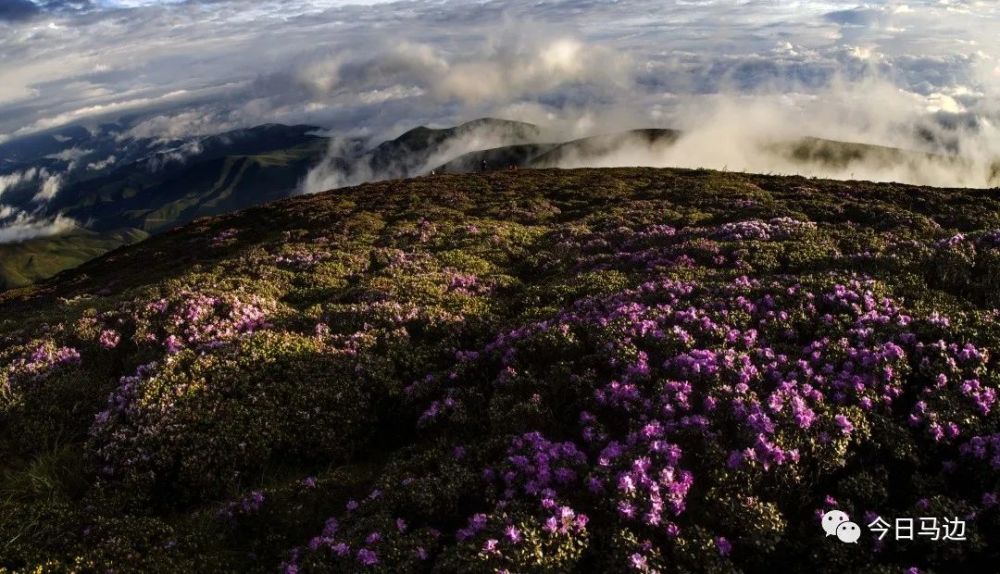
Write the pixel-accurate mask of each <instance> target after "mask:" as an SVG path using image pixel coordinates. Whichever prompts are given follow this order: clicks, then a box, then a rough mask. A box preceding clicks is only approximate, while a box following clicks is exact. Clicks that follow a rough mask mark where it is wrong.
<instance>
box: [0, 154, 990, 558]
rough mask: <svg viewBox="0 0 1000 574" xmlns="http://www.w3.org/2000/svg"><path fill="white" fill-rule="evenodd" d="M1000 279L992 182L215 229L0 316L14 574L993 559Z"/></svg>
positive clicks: (426, 205)
mask: <svg viewBox="0 0 1000 574" xmlns="http://www.w3.org/2000/svg"><path fill="white" fill-rule="evenodd" d="M239 169H240V166H239V165H236V164H234V165H232V166H230V171H229V172H228V173H227V175H226V177H223V178H218V177H217V178H215V180H214V182H215V183H219V185H218V189H220V190H221V189H225V188H226V187H227V185H226V182H227V181H231V178H233V177H235V176H234V175H233V174H235V173H238V171H239ZM248 169H249V168H248ZM220 182H221V183H220ZM998 287H1000V191H997V190H959V189H953V190H949V189H934V188H920V187H913V186H904V185H894V184H874V183H865V182H837V181H824V180H815V179H806V178H800V177H768V176H758V175H744V174H736V173H719V172H711V171H705V170H694V171H691V170H655V169H608V170H520V171H517V172H514V171H499V172H494V173H488V174H477V175H438V176H433V177H423V178H418V179H412V180H407V181H388V182H383V183H377V184H367V185H363V186H359V187H355V188H346V189H341V190H336V191H332V192H327V193H321V194H317V195H313V196H305V197H298V198H292V199H285V200H280V201H277V202H274V203H271V204H268V205H266V206H261V207H254V208H251V209H248V210H245V211H241V212H239V213H235V214H229V215H223V216H219V217H214V218H206V219H199V220H197V221H195V222H193V223H191V224H189V225H187V226H184V227H182V228H179V229H175V230H171V231H168V232H165V233H162V234H160V235H157V236H154V237H151V238H149V239H147V240H145V241H142V242H140V243H138V244H136V245H132V246H130V247H127V248H124V249H119V250H116V251H114V252H112V253H109V254H107V255H104V256H102V257H99V258H97V259H95V260H93V261H90V262H88V263H85V264H83V265H81V266H80V267H78V268H76V269H73V270H70V271H66V272H64V273H62V274H60V275H58V276H56V277H54V278H52V279H50V280H48V281H44V282H42V283H39V284H37V285H34V286H31V287H27V288H23V289H17V290H11V291H7V292H5V293H2V294H0V389H2V392H0V423H2V424H0V569H9V570H13V571H35V570H41V571H107V570H115V571H141V572H180V571H183V572H274V571H278V570H283V571H285V572H495V571H498V570H504V569H505V570H509V571H511V572H594V571H598V572H627V571H631V570H632V569H634V568H635V567H636V565H637V564H638V565H639V566H642V565H645V567H646V568H654V569H657V570H659V571H662V572H670V573H673V572H677V573H680V572H703V571H708V572H737V571H739V572H747V573H761V574H764V573H770V572H776V571H779V572H801V571H809V570H817V571H820V572H902V571H905V570H906V569H908V568H911V567H914V566H915V567H918V568H920V569H921V570H922V571H942V572H943V571H956V570H958V571H977V569H978V568H979V567H981V565H983V564H991V563H995V562H996V561H997V560H998V559H1000V549H998V548H997V546H996V545H995V544H992V543H991V541H993V540H996V539H997V537H998V536H1000V521H998V519H997V514H996V500H995V497H996V492H997V485H998V482H997V481H998V474H997V470H996V468H995V466H996V465H995V458H996V456H997V452H998V451H997V446H996V444H997V439H996V437H997V436H998V435H1000V406H998V405H997V398H998V396H997V392H998V389H1000V379H998V373H1000V364H998V360H1000V359H998V357H997V356H996V353H995V352H993V351H994V350H995V349H997V348H1000V326H998V325H1000V322H997V321H996V317H997V308H998V307H1000V297H998V293H1000V288H998ZM834 508H837V509H841V510H842V511H844V512H846V513H848V514H849V515H850V516H851V517H853V518H855V519H856V520H864V521H865V523H866V524H867V523H868V522H869V521H870V520H872V518H871V517H872V516H873V515H879V516H882V517H883V518H884V519H887V520H892V519H893V518H895V517H901V516H921V515H931V516H941V517H951V518H955V517H959V518H960V519H962V520H965V521H966V523H967V524H966V529H965V538H966V540H965V541H964V542H953V541H952V542H948V543H945V542H944V541H942V543H941V544H933V543H930V542H928V543H927V544H913V545H893V544H887V545H879V544H877V542H876V541H875V539H874V538H875V537H874V535H873V534H872V533H871V532H869V531H868V530H867V529H866V530H865V533H864V538H863V540H861V541H859V543H858V544H857V545H847V544H840V543H838V542H836V541H833V539H832V538H825V537H824V536H823V531H822V529H821V524H820V521H819V516H821V515H822V514H823V513H824V512H825V511H827V510H831V509H834ZM818 544H823V547H822V552H818V551H817V545H818Z"/></svg>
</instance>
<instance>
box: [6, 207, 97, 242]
mask: <svg viewBox="0 0 1000 574" xmlns="http://www.w3.org/2000/svg"><path fill="white" fill-rule="evenodd" d="M77 227H78V224H77V222H76V221H74V220H73V219H72V218H69V217H65V216H63V215H57V216H55V217H53V218H48V219H39V218H36V217H34V216H32V215H30V214H28V213H25V212H23V211H20V210H18V209H16V208H12V207H10V206H0V243H14V242H19V241H27V240H28V239H34V238H37V237H49V236H52V235H59V234H61V233H66V232H68V231H72V230H73V229H76V228H77Z"/></svg>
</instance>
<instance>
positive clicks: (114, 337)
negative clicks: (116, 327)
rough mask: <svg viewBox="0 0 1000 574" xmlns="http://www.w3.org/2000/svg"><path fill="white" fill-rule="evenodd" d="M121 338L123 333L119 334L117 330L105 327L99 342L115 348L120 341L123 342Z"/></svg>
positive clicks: (103, 345) (106, 347)
mask: <svg viewBox="0 0 1000 574" xmlns="http://www.w3.org/2000/svg"><path fill="white" fill-rule="evenodd" d="M121 339H122V338H121V335H119V334H118V333H117V332H116V331H113V330H111V329H105V330H104V331H101V336H100V338H99V339H98V342H99V343H100V344H101V346H102V347H104V348H105V349H114V348H115V347H117V346H118V343H120V342H121Z"/></svg>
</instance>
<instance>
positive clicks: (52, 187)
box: [31, 175, 62, 203]
mask: <svg viewBox="0 0 1000 574" xmlns="http://www.w3.org/2000/svg"><path fill="white" fill-rule="evenodd" d="M61 188H62V176H60V175H50V176H48V177H46V178H45V179H44V180H42V186H41V188H39V190H38V193H36V194H35V196H34V197H32V198H31V201H33V202H34V203H48V202H49V201H52V198H54V197H55V196H56V195H57V194H58V193H59V190H60V189H61Z"/></svg>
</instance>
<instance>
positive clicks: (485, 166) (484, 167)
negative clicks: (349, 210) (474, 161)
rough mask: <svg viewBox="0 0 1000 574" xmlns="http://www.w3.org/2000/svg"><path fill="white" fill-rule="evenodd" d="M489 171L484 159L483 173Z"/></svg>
mask: <svg viewBox="0 0 1000 574" xmlns="http://www.w3.org/2000/svg"><path fill="white" fill-rule="evenodd" d="M487 169H488V167H487V165H486V160H485V159H484V160H483V163H482V169H481V171H483V172H485V171H486V170H487Z"/></svg>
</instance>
